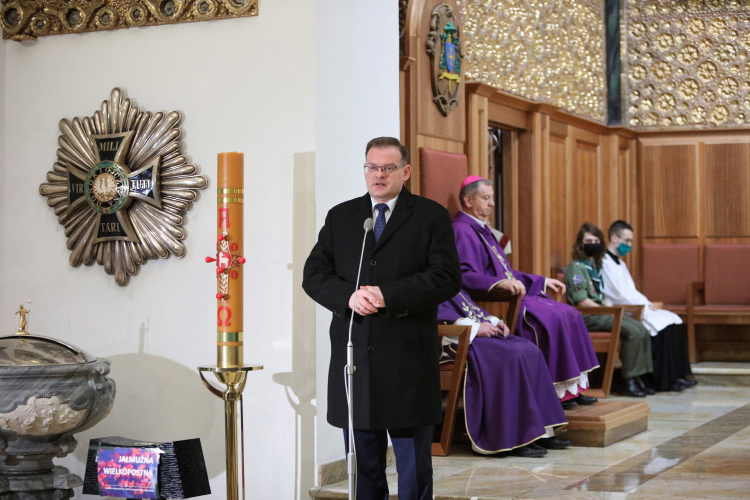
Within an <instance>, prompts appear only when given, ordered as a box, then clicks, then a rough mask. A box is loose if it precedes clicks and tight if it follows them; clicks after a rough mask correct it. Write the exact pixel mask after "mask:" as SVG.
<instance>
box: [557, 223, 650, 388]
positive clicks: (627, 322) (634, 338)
mask: <svg viewBox="0 0 750 500" xmlns="http://www.w3.org/2000/svg"><path fill="white" fill-rule="evenodd" d="M603 241H604V234H603V233H602V231H601V229H599V228H598V227H596V226H595V225H594V224H592V223H590V222H585V223H584V224H583V226H581V229H580V230H579V231H578V237H577V238H576V242H575V245H573V262H572V263H571V264H570V265H569V266H568V267H567V269H566V270H565V285H566V287H567V297H568V302H570V303H571V304H575V305H577V306H586V307H600V306H609V305H612V303H611V302H610V300H609V299H607V298H606V296H605V294H604V291H605V289H606V288H605V284H606V281H604V280H603V279H602V259H603V258H604V255H605V253H606V247H605V246H604V245H603V244H602V242H603ZM583 321H584V322H585V323H586V328H588V330H589V331H590V332H602V331H611V330H612V325H613V323H614V317H612V316H609V315H589V314H584V315H583ZM620 339H621V340H622V348H621V349H620V359H621V360H622V385H621V387H620V390H621V392H622V393H623V394H624V395H626V396H630V397H636V398H642V397H646V395H647V394H648V395H650V394H654V390H653V389H651V388H650V387H648V386H647V385H646V383H645V382H644V380H643V377H644V376H646V375H648V374H650V373H651V372H652V371H653V361H652V359H651V340H650V339H651V336H650V335H649V333H648V330H647V329H646V327H645V326H643V325H642V324H641V323H640V322H639V321H636V320H634V319H633V318H631V317H630V316H623V318H622V328H621V329H620Z"/></svg>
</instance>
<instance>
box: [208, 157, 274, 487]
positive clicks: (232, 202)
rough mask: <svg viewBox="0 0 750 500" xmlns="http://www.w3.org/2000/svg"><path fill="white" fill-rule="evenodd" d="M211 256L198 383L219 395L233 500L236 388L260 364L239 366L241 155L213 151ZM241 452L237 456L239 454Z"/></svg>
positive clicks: (236, 481) (236, 482)
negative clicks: (207, 360) (208, 326)
mask: <svg viewBox="0 0 750 500" xmlns="http://www.w3.org/2000/svg"><path fill="white" fill-rule="evenodd" d="M217 178H218V181H217V200H216V202H217V222H216V224H217V228H218V233H219V234H218V236H217V243H216V257H210V256H209V257H206V262H216V280H217V293H216V304H217V306H216V307H217V308H216V315H217V320H218V328H217V338H216V364H215V365H209V366H199V367H198V372H199V374H200V377H201V380H202V381H203V384H204V385H205V386H206V387H207V388H208V390H209V391H211V393H212V394H213V395H215V396H217V397H219V398H221V399H223V400H224V431H225V445H226V467H227V500H239V498H240V496H239V494H240V493H239V488H240V481H239V477H240V463H241V464H242V473H241V474H242V498H243V499H244V498H245V453H244V449H245V445H244V443H245V439H244V431H243V428H244V426H243V419H244V416H245V415H244V411H242V391H243V390H244V389H245V382H246V381H247V372H250V371H255V370H262V369H263V366H261V365H245V364H244V360H243V343H244V339H243V336H244V334H243V318H242V316H243V315H242V313H243V296H242V291H243V290H242V288H243V286H242V278H243V276H242V266H243V264H244V263H245V258H244V257H242V254H243V252H244V247H243V244H244V235H243V229H244V228H243V225H244V218H243V215H244V214H243V208H244V202H245V199H244V193H245V190H244V155H243V154H242V153H219V155H218V171H217ZM203 372H212V373H213V374H214V375H215V376H216V378H217V379H218V380H219V382H220V383H221V384H223V385H224V386H225V387H226V389H224V391H223V392H222V391H220V390H219V389H217V388H215V387H214V386H212V385H211V384H209V383H208V381H207V380H206V378H205V377H204V376H203ZM238 401H239V403H240V415H239V421H240V436H239V438H240V440H239V441H240V445H239V446H238V442H237V420H238V418H237V417H238V415H237V402H238ZM240 451H241V452H242V455H241V457H240V453H239V452H240Z"/></svg>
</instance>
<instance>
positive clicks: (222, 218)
mask: <svg viewBox="0 0 750 500" xmlns="http://www.w3.org/2000/svg"><path fill="white" fill-rule="evenodd" d="M219 227H229V209H228V208H220V209H219Z"/></svg>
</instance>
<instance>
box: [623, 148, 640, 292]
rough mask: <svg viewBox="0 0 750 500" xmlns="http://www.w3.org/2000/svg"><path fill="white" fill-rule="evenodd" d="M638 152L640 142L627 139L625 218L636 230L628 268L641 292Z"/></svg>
mask: <svg viewBox="0 0 750 500" xmlns="http://www.w3.org/2000/svg"><path fill="white" fill-rule="evenodd" d="M637 150H638V141H637V140H636V139H635V138H632V139H627V152H626V153H625V157H626V158H627V164H628V196H627V207H626V209H625V216H626V217H627V219H626V220H627V221H628V222H629V223H630V224H631V225H632V226H633V227H634V228H635V229H636V231H635V240H636V242H635V243H634V244H633V255H632V256H631V257H630V258H629V259H628V268H630V274H631V275H632V276H633V279H634V280H635V283H636V286H637V287H638V289H639V290H642V288H641V284H642V281H641V246H640V245H639V244H638V241H639V239H638V238H639V236H640V235H642V234H643V227H641V226H638V227H636V226H637V225H638V221H639V218H638V217H639V216H638V214H639V213H640V210H639V208H638V168H637V165H636V159H637ZM641 241H642V240H641Z"/></svg>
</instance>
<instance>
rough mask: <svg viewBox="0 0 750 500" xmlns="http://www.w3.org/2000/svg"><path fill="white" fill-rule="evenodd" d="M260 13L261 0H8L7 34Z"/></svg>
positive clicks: (2, 12)
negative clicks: (259, 4)
mask: <svg viewBox="0 0 750 500" xmlns="http://www.w3.org/2000/svg"><path fill="white" fill-rule="evenodd" d="M257 15H258V0H7V1H6V2H4V3H3V4H2V8H0V26H1V27H2V29H3V38H4V39H12V40H16V41H23V40H33V39H35V38H37V37H40V36H47V35H64V34H66V33H85V32H88V31H105V30H114V29H121V28H132V27H138V26H157V25H161V24H175V23H189V22H196V21H208V20H214V19H231V18H235V17H247V16H257Z"/></svg>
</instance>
